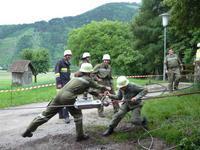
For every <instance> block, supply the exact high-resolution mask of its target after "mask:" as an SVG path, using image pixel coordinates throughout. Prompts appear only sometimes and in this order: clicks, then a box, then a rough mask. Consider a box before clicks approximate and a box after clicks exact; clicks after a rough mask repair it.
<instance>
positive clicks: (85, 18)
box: [0, 3, 140, 68]
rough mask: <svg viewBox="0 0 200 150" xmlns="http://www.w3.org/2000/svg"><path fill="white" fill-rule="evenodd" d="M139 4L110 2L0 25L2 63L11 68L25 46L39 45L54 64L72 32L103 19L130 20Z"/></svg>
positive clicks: (1, 64)
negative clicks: (76, 12) (44, 18)
mask: <svg viewBox="0 0 200 150" xmlns="http://www.w3.org/2000/svg"><path fill="white" fill-rule="evenodd" d="M139 7H140V6H139V5H138V4H137V3H109V4H105V5H102V6H100V7H97V8H95V9H93V10H90V11H88V12H86V13H83V14H81V15H78V16H74V17H64V18H54V19H51V20H50V21H48V22H46V21H39V22H35V23H33V24H22V25H3V26H0V66H3V67H4V68H8V66H9V64H10V63H12V61H14V60H15V59H18V58H19V53H20V51H21V50H22V49H24V48H37V47H44V48H47V49H49V51H50V56H51V64H52V65H54V64H55V62H56V61H57V60H58V59H59V58H60V57H61V56H62V52H63V50H64V48H66V47H67V34H68V33H69V31H71V30H72V29H74V28H78V27H81V26H82V25H84V24H88V23H90V22H91V21H101V20H103V19H107V20H117V21H123V22H129V21H131V19H132V18H133V17H134V16H135V14H136V13H137V11H138V8H139Z"/></svg>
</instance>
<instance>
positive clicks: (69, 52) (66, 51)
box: [64, 49, 72, 56]
mask: <svg viewBox="0 0 200 150" xmlns="http://www.w3.org/2000/svg"><path fill="white" fill-rule="evenodd" d="M65 55H72V51H71V50H69V49H68V50H65V51H64V56H65Z"/></svg>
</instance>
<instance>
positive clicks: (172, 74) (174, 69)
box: [165, 49, 183, 92]
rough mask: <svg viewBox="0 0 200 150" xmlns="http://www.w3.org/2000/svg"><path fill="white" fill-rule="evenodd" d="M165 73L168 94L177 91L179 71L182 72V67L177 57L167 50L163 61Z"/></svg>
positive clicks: (171, 50) (170, 50)
mask: <svg viewBox="0 0 200 150" xmlns="http://www.w3.org/2000/svg"><path fill="white" fill-rule="evenodd" d="M165 65H166V69H167V70H166V73H167V75H168V82H169V84H168V89H169V91H170V92H172V91H173V90H177V89H178V84H179V81H180V78H181V70H183V65H182V63H181V61H180V59H179V57H178V56H177V55H176V54H174V51H173V49H169V51H168V55H167V56H166V59H165Z"/></svg>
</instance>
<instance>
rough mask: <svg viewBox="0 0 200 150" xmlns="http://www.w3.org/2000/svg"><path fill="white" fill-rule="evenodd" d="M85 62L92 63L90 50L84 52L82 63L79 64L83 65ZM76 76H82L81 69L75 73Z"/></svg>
mask: <svg viewBox="0 0 200 150" xmlns="http://www.w3.org/2000/svg"><path fill="white" fill-rule="evenodd" d="M83 63H90V53H89V52H84V53H83V55H82V57H81V61H80V63H79V66H80V67H81V65H82V64H83ZM74 76H75V77H81V76H82V74H81V72H80V71H77V72H75V73H74Z"/></svg>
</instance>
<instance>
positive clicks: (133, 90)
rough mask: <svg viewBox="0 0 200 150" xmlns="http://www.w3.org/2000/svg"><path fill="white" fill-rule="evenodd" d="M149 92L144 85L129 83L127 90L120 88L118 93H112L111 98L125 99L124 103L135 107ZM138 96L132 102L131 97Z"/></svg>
mask: <svg viewBox="0 0 200 150" xmlns="http://www.w3.org/2000/svg"><path fill="white" fill-rule="evenodd" d="M146 94H147V89H144V88H143V87H140V86H137V85H134V84H131V83H129V84H128V85H127V87H126V89H125V91H123V90H120V89H119V91H118V94H117V95H111V96H110V98H112V99H115V100H123V101H124V103H123V104H126V105H128V107H129V108H130V109H131V108H134V107H135V106H136V105H138V104H140V103H141V98H142V97H143V96H145V95H146ZM133 97H136V101H135V102H132V101H131V98H133Z"/></svg>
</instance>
